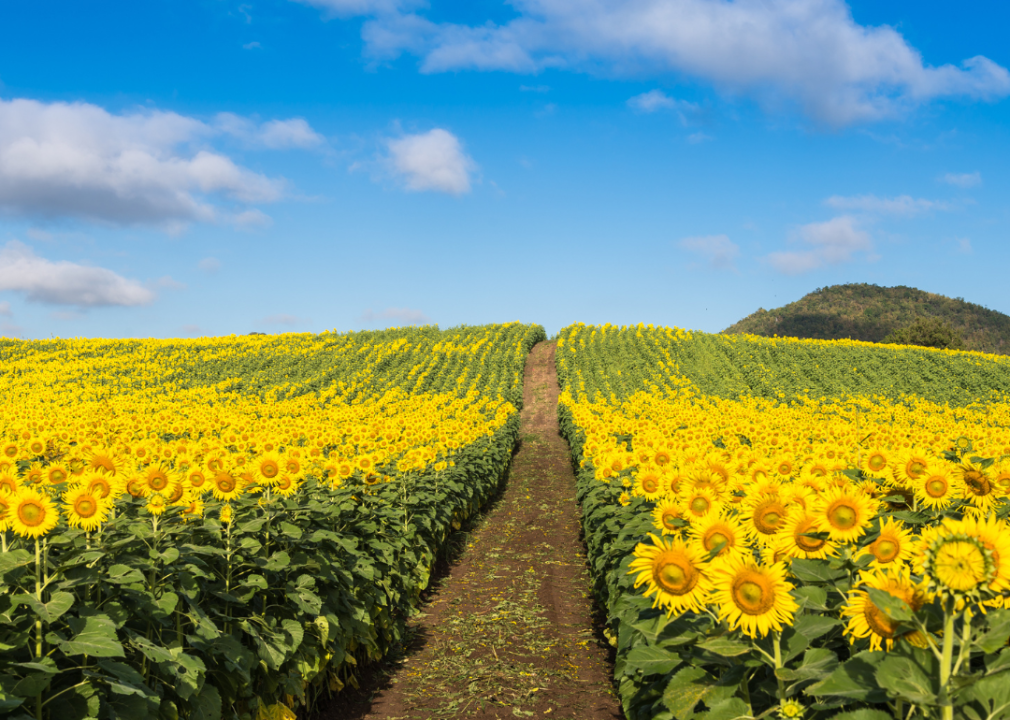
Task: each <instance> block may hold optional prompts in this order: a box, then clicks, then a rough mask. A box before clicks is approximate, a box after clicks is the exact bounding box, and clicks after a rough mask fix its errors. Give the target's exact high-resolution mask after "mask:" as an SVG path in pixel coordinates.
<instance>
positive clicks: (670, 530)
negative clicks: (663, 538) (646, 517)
mask: <svg viewBox="0 0 1010 720" xmlns="http://www.w3.org/2000/svg"><path fill="white" fill-rule="evenodd" d="M686 522H687V520H686V518H685V517H684V508H682V507H681V506H680V504H679V503H678V502H677V501H676V500H674V499H673V498H671V497H663V498H660V500H659V503H658V504H657V505H656V509H655V510H653V511H652V524H653V525H654V526H655V527H656V529H657V530H659V531H660V532H661V533H662V534H663V535H680V533H681V531H682V530H683V528H684V523H686Z"/></svg>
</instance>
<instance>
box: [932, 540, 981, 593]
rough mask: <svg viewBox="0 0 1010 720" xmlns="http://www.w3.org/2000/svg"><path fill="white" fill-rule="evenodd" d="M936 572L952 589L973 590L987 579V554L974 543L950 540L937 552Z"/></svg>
mask: <svg viewBox="0 0 1010 720" xmlns="http://www.w3.org/2000/svg"><path fill="white" fill-rule="evenodd" d="M934 572H935V574H936V579H937V580H939V581H940V582H941V583H942V584H944V585H946V586H947V587H949V588H950V589H951V590H956V591H961V592H964V591H967V590H971V589H972V588H974V587H976V586H977V585H978V584H979V583H981V582H982V581H983V580H984V579H985V556H984V555H983V554H982V551H981V550H980V549H979V548H978V547H977V546H976V545H974V544H973V543H969V542H963V541H954V542H948V543H945V544H944V545H943V546H941V547H940V548H939V549H938V550H937V552H936V562H935V569H934Z"/></svg>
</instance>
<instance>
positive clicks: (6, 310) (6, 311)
mask: <svg viewBox="0 0 1010 720" xmlns="http://www.w3.org/2000/svg"><path fill="white" fill-rule="evenodd" d="M0 317H14V312H13V311H12V310H11V304H10V303H9V302H7V301H4V302H0Z"/></svg>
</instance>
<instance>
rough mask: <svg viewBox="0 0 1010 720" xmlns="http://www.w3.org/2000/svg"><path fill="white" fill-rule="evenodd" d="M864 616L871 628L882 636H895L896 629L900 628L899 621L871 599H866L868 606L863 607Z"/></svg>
mask: <svg viewBox="0 0 1010 720" xmlns="http://www.w3.org/2000/svg"><path fill="white" fill-rule="evenodd" d="M863 617H864V618H866V624H867V625H869V626H870V629H871V630H873V632H874V633H876V634H877V635H879V636H880V637H882V638H893V637H894V631H895V630H897V629H898V623H896V622H894V620H892V619H891V618H889V617H888V616H887V615H886V614H884V611H883V610H881V609H880V608H878V607H877V606H876V605H874V604H873V603H872V602H870V601H869V600H867V601H866V607H865V608H864V609H863Z"/></svg>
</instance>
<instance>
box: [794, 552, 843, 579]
mask: <svg viewBox="0 0 1010 720" xmlns="http://www.w3.org/2000/svg"><path fill="white" fill-rule="evenodd" d="M789 569H790V571H791V572H792V574H793V575H795V576H796V577H797V579H799V580H801V581H803V582H805V583H828V584H833V583H834V582H835V581H836V580H841V579H842V578H846V577H848V573H847V572H845V570H844V569H841V568H838V569H836V568H832V567H831V566H830V563H829V562H828V561H827V560H807V559H804V558H794V559H793V561H792V563H791V564H790V566H789Z"/></svg>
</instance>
